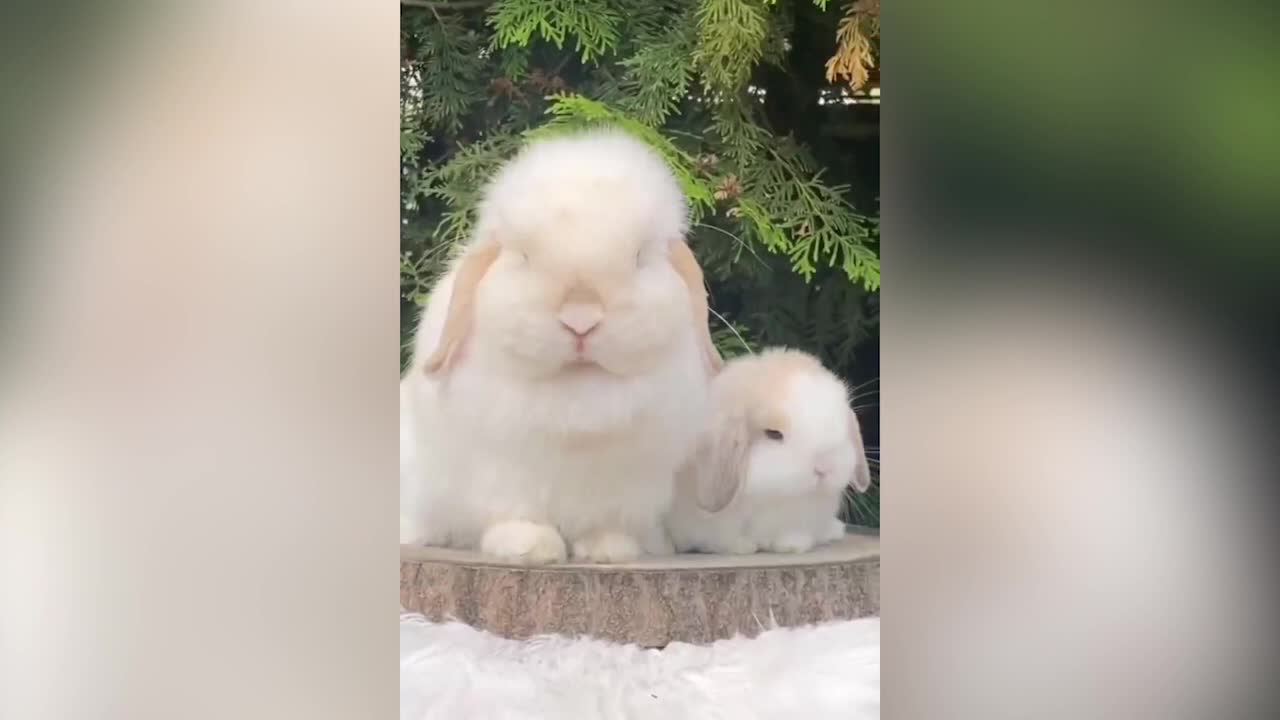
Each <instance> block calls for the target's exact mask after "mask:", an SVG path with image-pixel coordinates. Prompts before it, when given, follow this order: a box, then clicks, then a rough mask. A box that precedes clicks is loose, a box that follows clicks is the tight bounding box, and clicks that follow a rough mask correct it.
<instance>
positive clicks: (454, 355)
mask: <svg viewBox="0 0 1280 720" xmlns="http://www.w3.org/2000/svg"><path fill="white" fill-rule="evenodd" d="M498 250H499V247H498V245H497V244H496V243H487V244H485V245H484V246H482V247H480V248H477V249H474V250H471V251H470V252H468V253H467V254H466V255H464V256H463V258H462V262H461V263H460V264H459V265H458V272H457V274H456V275H454V277H453V293H452V294H451V295H450V296H449V311H448V313H446V314H445V318H444V329H443V331H442V332H441V333H440V341H439V342H438V343H436V349H435V350H434V351H433V352H432V353H431V357H428V358H427V361H426V362H425V363H424V364H423V369H424V370H425V371H426V373H427V374H428V375H432V374H435V373H438V372H441V371H447V370H449V369H450V368H452V367H453V364H454V363H455V362H457V360H458V351H459V350H460V349H461V348H462V343H463V342H464V341H465V340H466V339H467V335H468V334H469V333H470V332H471V322H472V319H473V317H472V316H473V313H474V309H473V306H474V305H475V299H476V288H477V287H478V286H479V285H480V280H481V279H483V278H484V274H485V273H486V272H488V270H489V266H490V265H492V264H493V261H494V260H496V259H497V257H498Z"/></svg>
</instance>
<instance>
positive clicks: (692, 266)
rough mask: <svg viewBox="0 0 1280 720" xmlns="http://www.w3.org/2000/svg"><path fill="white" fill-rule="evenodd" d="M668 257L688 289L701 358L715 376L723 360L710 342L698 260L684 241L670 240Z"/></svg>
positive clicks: (703, 286)
mask: <svg viewBox="0 0 1280 720" xmlns="http://www.w3.org/2000/svg"><path fill="white" fill-rule="evenodd" d="M668 256H669V257H670V259H671V266H672V267H673V268H675V270H676V273H677V274H678V275H680V279H682V280H684V284H685V285H687V286H688V288H689V304H690V305H691V306H692V307H693V326H694V332H696V333H697V334H698V344H699V345H701V346H702V357H703V360H704V361H705V362H706V365H707V371H708V372H709V373H710V374H711V375H715V374H716V373H718V372H720V368H721V366H723V365H724V360H722V359H721V358H720V351H718V350H716V345H715V343H713V342H712V341H711V328H710V325H709V324H708V320H709V319H710V309H709V308H708V306H707V288H706V286H705V285H703V281H702V267H701V266H700V265H698V259H697V258H695V257H694V256H693V251H692V250H690V249H689V244H688V243H686V242H685V241H684V240H680V239H676V240H672V241H671V249H670V251H669V255H668Z"/></svg>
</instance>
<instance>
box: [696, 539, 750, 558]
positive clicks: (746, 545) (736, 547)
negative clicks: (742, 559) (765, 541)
mask: <svg viewBox="0 0 1280 720" xmlns="http://www.w3.org/2000/svg"><path fill="white" fill-rule="evenodd" d="M707 549H708V550H710V551H711V552H713V553H719V554H721V555H751V554H752V553H755V552H757V551H758V550H759V549H760V546H759V545H756V542H755V541H754V540H752V539H751V538H748V537H735V538H730V539H728V540H717V541H715V542H711V543H708V544H707Z"/></svg>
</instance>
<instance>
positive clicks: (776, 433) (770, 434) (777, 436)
mask: <svg viewBox="0 0 1280 720" xmlns="http://www.w3.org/2000/svg"><path fill="white" fill-rule="evenodd" d="M764 436H765V437H767V438H769V439H770V440H777V441H778V442H782V431H781V430H774V429H772V428H770V429H768V430H765V431H764Z"/></svg>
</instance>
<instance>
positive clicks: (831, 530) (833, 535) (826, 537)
mask: <svg viewBox="0 0 1280 720" xmlns="http://www.w3.org/2000/svg"><path fill="white" fill-rule="evenodd" d="M844 534H845V528H844V523H843V522H841V521H840V520H838V519H836V518H832V519H831V521H830V523H828V525H827V528H826V532H824V533H822V541H823V542H835V541H836V540H843V539H844Z"/></svg>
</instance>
